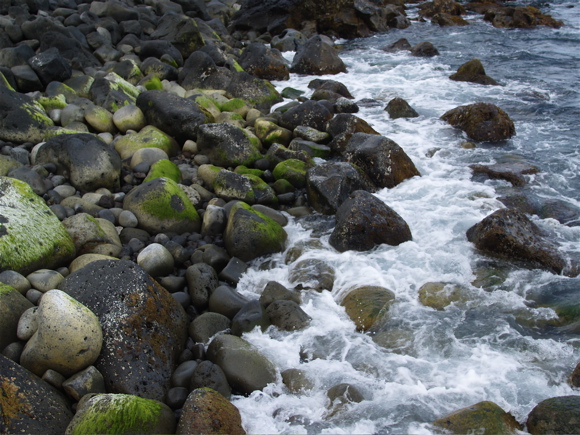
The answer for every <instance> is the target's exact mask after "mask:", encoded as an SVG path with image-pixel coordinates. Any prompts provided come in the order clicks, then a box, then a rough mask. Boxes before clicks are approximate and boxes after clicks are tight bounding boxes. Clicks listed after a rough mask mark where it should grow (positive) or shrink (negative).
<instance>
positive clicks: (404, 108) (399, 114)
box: [385, 97, 419, 119]
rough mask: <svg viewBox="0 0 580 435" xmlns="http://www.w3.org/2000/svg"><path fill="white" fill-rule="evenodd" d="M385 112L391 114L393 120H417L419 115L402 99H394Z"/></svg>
mask: <svg viewBox="0 0 580 435" xmlns="http://www.w3.org/2000/svg"><path fill="white" fill-rule="evenodd" d="M385 111H386V112H387V113H388V114H389V117H390V118H391V119H397V118H417V117H418V116H419V114H418V113H417V111H416V110H415V109H413V108H412V107H411V106H410V105H409V103H407V102H406V101H405V100H403V99H402V98H399V97H396V98H393V99H392V100H391V101H389V103H388V104H387V107H385Z"/></svg>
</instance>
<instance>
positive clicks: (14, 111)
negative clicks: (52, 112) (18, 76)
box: [0, 86, 54, 143]
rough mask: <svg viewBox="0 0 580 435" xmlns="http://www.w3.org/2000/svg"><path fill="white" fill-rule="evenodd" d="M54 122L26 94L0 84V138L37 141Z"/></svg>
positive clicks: (17, 141) (8, 140)
mask: <svg viewBox="0 0 580 435" xmlns="http://www.w3.org/2000/svg"><path fill="white" fill-rule="evenodd" d="M53 126H54V122H53V121H52V120H51V119H50V118H49V117H48V116H47V114H46V112H45V111H44V109H43V108H42V106H41V105H40V104H38V103H37V102H35V101H34V100H33V99H32V98H30V97H29V96H28V95H24V94H19V93H17V92H14V90H11V89H10V88H8V87H6V86H0V140H3V141H7V142H14V143H24V142H33V143H38V142H41V141H42V140H43V139H44V135H45V132H46V130H47V129H48V128H49V127H53Z"/></svg>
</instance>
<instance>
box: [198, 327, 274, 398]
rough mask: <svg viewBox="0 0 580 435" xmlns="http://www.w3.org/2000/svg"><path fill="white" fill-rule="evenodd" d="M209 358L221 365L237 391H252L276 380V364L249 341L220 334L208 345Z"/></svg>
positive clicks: (246, 392) (244, 392)
mask: <svg viewBox="0 0 580 435" xmlns="http://www.w3.org/2000/svg"><path fill="white" fill-rule="evenodd" d="M207 358H208V359H209V360H210V361H211V362H213V363H214V364H217V365H218V366H220V367H221V369H222V370H223V371H224V373H225V375H226V378H227V380H228V383H229V384H230V385H231V386H232V389H233V390H234V391H235V392H238V393H241V394H251V393H252V392H254V391H256V390H262V389H264V388H265V387H266V385H268V384H270V383H272V382H276V367H275V366H274V364H273V363H272V362H271V361H270V360H269V359H268V358H266V357H265V356H264V355H263V354H262V353H260V352H259V351H258V349H256V348H255V347H254V346H252V345H251V344H250V343H248V342H247V341H246V340H244V339H242V338H240V337H236V336H235V335H230V334H221V335H218V336H217V337H216V338H214V339H213V341H212V342H211V343H210V345H209V346H208V348H207Z"/></svg>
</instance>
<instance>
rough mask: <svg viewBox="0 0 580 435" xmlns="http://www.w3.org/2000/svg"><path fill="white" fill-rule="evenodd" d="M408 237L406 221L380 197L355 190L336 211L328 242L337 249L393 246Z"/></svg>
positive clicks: (409, 231)
mask: <svg viewBox="0 0 580 435" xmlns="http://www.w3.org/2000/svg"><path fill="white" fill-rule="evenodd" d="M409 240H412V236H411V230H410V229H409V226H408V225H407V223H406V222H405V221H404V220H403V218H401V216H399V215H398V214H397V213H396V212H395V211H394V210H393V209H391V208H390V207H389V206H387V205H386V204H385V203H383V202H382V201H381V200H380V199H378V198H377V197H375V196H374V195H372V194H371V193H369V192H366V191H364V190H357V191H356V192H354V193H353V194H352V195H351V196H350V197H349V199H347V200H346V201H344V202H343V203H342V205H341V206H340V207H339V208H338V210H337V212H336V227H335V229H334V230H333V231H332V234H331V235H330V239H329V243H330V244H331V245H332V246H333V247H334V248H335V249H337V250H338V251H340V252H345V251H348V250H355V251H367V250H369V249H372V248H374V247H375V246H378V245H380V244H382V243H386V244H388V245H392V246H397V245H400V244H401V243H404V242H407V241H409Z"/></svg>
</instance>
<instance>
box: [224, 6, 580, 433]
mask: <svg viewBox="0 0 580 435" xmlns="http://www.w3.org/2000/svg"><path fill="white" fill-rule="evenodd" d="M526 4H532V3H524V5H526ZM550 4H551V7H550V9H549V10H546V12H548V13H550V14H552V16H553V17H555V18H557V19H560V20H563V21H564V22H565V26H564V27H562V28H560V29H552V28H547V27H539V28H536V29H496V28H494V27H493V26H491V24H489V23H487V22H484V21H483V19H482V16H480V15H468V16H467V19H468V21H469V22H470V24H469V26H465V27H445V28H441V27H439V26H436V25H432V24H431V23H421V22H418V21H414V22H413V23H412V25H411V26H410V27H409V28H408V29H404V30H393V31H390V32H388V33H385V34H381V35H376V36H373V37H370V38H364V39H357V40H354V41H340V42H341V43H342V50H341V52H340V56H341V58H342V59H343V60H344V61H345V63H346V65H347V67H348V72H347V73H344V74H338V75H336V76H326V77H322V78H328V79H333V80H338V81H341V82H342V83H344V84H345V85H346V86H347V88H348V89H349V90H350V92H351V93H352V94H353V95H354V97H355V100H356V101H360V100H362V99H365V98H366V99H372V100H375V101H377V102H378V103H377V105H371V106H368V105H361V111H360V112H359V113H357V116H359V117H361V118H363V119H365V120H366V121H367V122H369V123H370V124H371V125H372V126H373V128H374V129H375V130H377V131H378V132H380V133H381V134H382V135H384V136H386V137H388V138H390V139H392V140H394V141H395V142H397V143H398V144H399V145H400V146H401V147H402V148H403V149H404V150H405V152H406V153H407V154H408V155H409V157H410V158H411V159H412V160H413V162H414V163H415V165H416V167H417V169H418V170H419V172H420V173H421V176H420V177H414V178H413V179H410V180H406V181H405V182H403V183H401V184H400V185H398V186H396V187H395V188H392V189H383V190H381V191H379V192H376V196H377V197H378V198H380V199H381V200H382V201H384V202H385V203H386V204H387V205H388V206H389V207H391V208H392V209H394V210H395V211H396V212H397V213H398V214H400V215H401V216H402V217H403V219H405V221H406V222H407V223H408V224H409V227H410V228H411V232H412V236H413V240H412V241H409V242H406V243H403V244H401V245H399V246H396V247H393V246H388V245H382V246H379V247H377V248H375V249H373V250H371V251H367V252H353V251H348V252H344V253H338V252H337V251H335V250H334V249H333V248H332V247H331V246H330V245H329V244H328V237H329V235H330V230H319V229H317V228H316V223H314V224H313V223H312V222H307V223H305V222H302V221H301V220H295V219H291V221H290V223H289V225H288V226H287V227H286V230H287V232H288V234H289V240H288V247H289V248H290V247H292V246H293V245H294V244H295V243H296V242H299V241H302V240H305V239H309V238H312V237H320V240H321V241H322V245H323V248H322V249H313V250H309V251H307V252H306V253H305V254H303V257H301V258H304V259H305V258H318V259H322V260H324V261H326V262H327V263H328V264H330V265H331V266H332V267H334V268H335V270H336V280H335V284H334V288H333V290H332V291H331V292H329V291H323V292H321V293H317V292H303V294H302V297H303V303H302V308H303V309H304V310H305V311H306V312H307V313H308V314H309V315H310V317H312V322H311V323H310V325H309V326H308V327H306V328H305V329H303V330H300V331H296V332H281V331H279V330H277V329H276V328H273V327H271V328H270V329H268V330H267V331H265V332H261V331H259V330H254V331H252V332H250V333H246V334H245V335H244V338H245V339H246V340H248V341H249V342H250V343H252V344H253V345H254V346H256V347H257V348H258V349H259V350H260V351H261V352H262V353H264V354H265V355H266V356H267V357H268V358H269V359H270V360H271V361H272V362H273V363H274V364H275V365H276V367H277V369H278V370H279V372H282V371H284V370H286V369H288V368H299V369H300V370H302V371H303V372H304V373H305V374H306V375H307V376H308V377H309V379H310V380H311V381H312V382H313V388H312V389H309V390H305V391H303V392H301V393H300V394H292V393H290V392H289V391H288V389H287V388H286V387H285V386H284V384H283V383H282V380H281V377H280V376H279V377H278V381H277V383H276V384H271V385H269V386H268V387H267V388H265V389H264V391H256V392H254V393H253V394H251V395H250V396H249V397H242V396H235V397H234V398H233V399H232V401H233V403H234V404H235V405H236V406H237V407H238V408H239V409H240V412H241V415H242V420H243V425H244V427H245V429H246V430H247V432H248V433H329V434H339V433H345V434H346V433H348V434H353V433H420V434H421V433H431V432H432V429H433V428H432V426H430V423H431V422H432V421H433V420H435V419H437V418H439V417H442V416H443V415H445V414H447V413H449V412H452V411H454V410H457V409H460V408H464V407H467V406H470V405H472V404H475V403H477V402H480V401H484V400H489V401H493V402H495V403H496V404H498V405H499V406H501V407H502V408H503V409H504V410H506V411H508V412H510V413H511V414H512V415H514V417H515V418H516V419H517V420H518V421H519V422H520V423H525V420H526V418H527V415H528V413H529V412H530V411H531V410H532V409H533V407H534V406H535V405H536V404H538V403H539V402H540V401H542V400H544V399H547V398H550V397H555V396H562V395H570V394H579V392H578V390H573V389H572V388H571V387H570V386H569V385H568V384H567V377H568V376H569V375H570V373H571V372H572V370H573V369H574V367H575V366H576V364H578V362H579V361H580V335H578V334H579V332H580V330H579V329H580V328H578V326H577V325H574V324H573V323H572V324H567V325H566V324H562V323H559V322H558V321H557V320H558V316H557V314H556V312H555V310H554V306H555V305H554V304H557V303H559V302H562V301H564V302H567V303H572V304H575V306H577V305H578V302H577V301H578V298H579V296H580V279H578V278H569V277H565V276H561V275H555V274H552V273H549V272H546V271H542V270H529V269H524V268H521V267H518V266H517V265H515V266H514V265H511V264H509V263H504V262H497V261H495V260H493V259H489V258H487V257H485V256H483V255H481V254H480V253H478V252H476V251H475V250H474V247H473V245H472V244H471V243H469V242H468V241H467V239H466V236H465V232H466V230H467V229H468V228H470V227H471V226H472V225H474V224H476V223H477V222H479V221H481V220H482V219H483V218H485V217H486V216H487V215H489V214H491V213H492V212H493V211H495V210H497V209H499V208H502V207H504V205H503V204H502V202H500V201H499V200H498V198H499V197H500V196H501V195H503V194H504V193H506V192H508V193H509V192H512V191H513V189H512V187H511V185H510V184H509V183H507V182H505V181H498V180H476V179H473V177H472V172H471V170H470V169H469V165H470V164H475V163H477V164H492V163H502V162H526V163H529V164H532V165H535V166H537V167H539V168H540V172H539V173H538V174H536V175H530V176H527V185H526V186H525V189H527V192H529V193H530V194H532V195H533V196H535V197H537V198H540V199H541V200H558V201H561V202H563V203H565V204H567V205H569V206H570V207H571V209H574V208H576V207H580V177H579V168H580V156H579V149H580V147H579V141H580V80H579V79H580V5H578V4H577V2H576V1H570V0H560V1H554V2H550ZM408 14H409V16H410V17H411V18H413V17H416V15H417V11H416V10H414V9H413V8H411V9H409V11H408ZM400 38H407V39H408V40H409V42H410V43H411V45H414V44H417V43H419V42H421V41H430V42H432V43H433V44H434V45H435V47H436V48H437V49H438V50H439V52H440V55H439V56H436V57H432V58H418V57H412V56H411V55H410V54H409V53H408V52H399V53H387V52H385V51H383V50H381V47H384V46H387V45H389V44H391V43H393V42H395V41H397V40H398V39H400ZM286 56H287V57H288V59H291V57H292V53H287V54H286ZM474 58H478V59H480V60H481V62H482V63H483V65H484V67H485V69H486V73H487V74H488V75H489V76H491V77H493V78H494V79H495V80H496V81H498V82H499V83H500V84H501V86H482V85H477V84H473V83H466V82H455V81H452V80H450V79H449V76H450V75H451V74H453V73H454V72H455V71H456V70H457V68H458V67H459V66H460V65H461V64H463V63H465V62H467V61H468V60H471V59H474ZM314 78H319V77H313V76H297V75H292V76H291V78H290V80H289V81H284V82H275V85H276V87H277V88H278V89H279V90H281V89H282V88H284V87H286V86H291V87H294V88H296V89H300V90H303V91H305V92H306V96H309V95H310V94H311V93H312V90H310V89H308V83H309V82H310V81H311V80H312V79H314ZM394 97H401V98H404V99H405V100H406V101H407V102H408V103H409V104H410V105H411V106H412V107H413V108H414V109H415V110H416V111H417V112H418V113H419V114H420V116H419V117H418V118H412V119H396V120H391V119H389V116H388V114H387V113H386V112H385V111H384V110H383V109H384V107H385V106H386V104H387V103H388V101H389V100H391V99H392V98H394ZM480 101H481V102H486V103H492V104H495V105H497V106H499V107H501V108H502V109H503V110H505V111H506V112H507V113H508V114H509V116H510V117H511V119H512V120H513V121H514V123H515V128H516V136H514V137H513V138H512V139H510V140H508V141H505V142H502V143H500V144H477V146H476V147H475V148H464V147H462V146H461V143H462V142H464V141H466V140H467V137H466V136H465V135H464V133H462V132H461V131H459V130H456V129H454V128H452V127H451V126H449V125H448V124H446V123H445V122H443V121H441V120H440V119H439V118H440V116H441V115H443V113H445V112H446V111H447V110H450V109H452V108H455V107H457V106H460V105H466V104H471V103H475V102H480ZM530 218H531V219H532V221H533V222H534V223H535V224H537V225H538V226H539V227H540V228H541V229H542V230H544V231H545V232H546V233H547V234H549V237H550V239H551V240H552V241H553V242H554V243H556V244H557V245H558V248H559V250H560V251H561V253H562V255H563V256H565V257H566V258H576V259H577V258H578V257H579V254H580V243H579V241H580V226H575V225H574V223H573V222H572V223H569V224H568V225H564V224H562V223H560V222H559V221H557V220H555V219H552V218H544V219H542V218H540V217H538V216H537V215H530ZM284 255H285V254H284V253H281V254H279V255H276V256H274V258H273V260H274V262H273V264H274V265H275V267H272V268H269V269H268V270H260V269H259V267H258V265H259V262H256V264H254V266H255V267H253V268H251V270H250V271H249V272H248V273H247V274H246V275H245V276H244V277H243V278H242V280H241V282H240V283H239V285H238V289H239V291H240V292H242V293H243V294H245V295H247V296H250V297H253V298H256V297H258V296H259V294H260V292H261V291H262V289H263V288H264V286H265V284H266V283H267V282H268V281H270V280H275V281H278V282H280V283H282V284H284V285H286V286H287V287H289V288H292V287H293V286H292V285H291V284H290V283H289V281H288V270H289V269H288V268H289V266H288V265H286V264H285V262H284ZM482 276H484V278H482ZM478 279H479V281H477V280H478ZM482 279H483V281H482ZM428 282H446V283H452V284H456V285H459V286H461V288H462V289H463V291H464V296H465V297H464V298H463V299H462V300H460V301H457V302H455V303H452V304H451V305H449V306H447V307H446V308H445V309H443V310H435V309H433V308H430V307H426V306H424V305H422V304H421V303H420V302H419V298H418V292H419V289H420V288H421V286H422V285H424V284H425V283H428ZM482 282H483V283H484V284H482ZM478 283H479V284H478ZM355 285H378V286H383V287H386V288H388V289H390V290H391V291H393V292H394V293H395V295H396V299H395V303H394V304H393V305H392V306H391V307H390V309H389V312H388V316H387V317H386V318H385V319H383V320H382V323H381V324H380V326H379V327H378V330H377V331H375V332H376V333H375V336H374V337H371V336H370V335H368V334H363V333H359V332H357V331H356V329H355V325H354V323H353V322H352V321H351V320H350V319H349V318H348V316H347V315H346V314H345V311H344V309H343V308H342V307H341V306H340V302H341V300H342V298H343V297H344V296H345V295H346V293H347V292H348V291H349V289H351V288H352V287H353V286H355ZM571 301H572V302H571ZM339 383H349V384H352V385H354V386H356V388H358V389H359V391H360V392H361V393H362V395H363V396H364V399H365V400H363V401H362V402H360V403H351V404H348V405H346V406H343V407H342V408H340V409H338V410H337V409H334V410H331V409H330V407H329V399H328V398H327V395H326V392H327V390H328V389H329V388H331V387H332V386H334V385H336V384H339Z"/></svg>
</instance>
